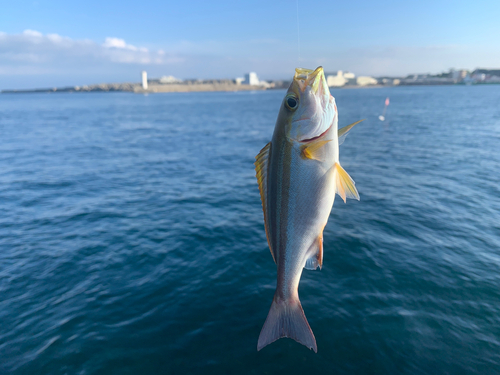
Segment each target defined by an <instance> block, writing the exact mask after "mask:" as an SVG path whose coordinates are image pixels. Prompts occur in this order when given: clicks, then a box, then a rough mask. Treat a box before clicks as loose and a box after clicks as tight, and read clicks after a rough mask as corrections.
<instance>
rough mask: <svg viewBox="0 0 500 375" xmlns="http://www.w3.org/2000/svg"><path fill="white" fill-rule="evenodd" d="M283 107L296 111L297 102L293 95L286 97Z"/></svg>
mask: <svg viewBox="0 0 500 375" xmlns="http://www.w3.org/2000/svg"><path fill="white" fill-rule="evenodd" d="M285 105H286V106H287V107H288V109H290V110H292V111H294V110H296V109H297V106H298V105H299V102H298V100H297V98H296V97H295V95H288V96H287V97H286V99H285Z"/></svg>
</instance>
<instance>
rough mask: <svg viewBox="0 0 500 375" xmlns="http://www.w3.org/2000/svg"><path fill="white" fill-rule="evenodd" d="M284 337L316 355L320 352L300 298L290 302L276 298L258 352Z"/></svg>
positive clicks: (261, 336)
mask: <svg viewBox="0 0 500 375" xmlns="http://www.w3.org/2000/svg"><path fill="white" fill-rule="evenodd" d="M282 337H289V338H291V339H294V340H295V341H297V342H298V343H300V344H302V345H305V346H307V347H308V348H309V349H312V350H314V352H315V353H316V352H317V351H318V348H317V346H316V339H315V338H314V334H313V332H312V330H311V327H309V323H308V322H307V319H306V316H305V314H304V310H303V309H302V305H301V304H300V301H299V298H298V297H296V298H295V299H291V300H289V301H285V300H281V299H278V298H276V297H275V298H274V299H273V304H272V305H271V309H270V310H269V314H268V315H267V319H266V322H265V323H264V326H263V327H262V331H261V332H260V336H259V341H258V343H257V350H261V349H262V348H263V347H264V346H266V345H269V344H270V343H272V342H274V341H276V340H278V339H280V338H282Z"/></svg>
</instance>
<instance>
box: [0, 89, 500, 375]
mask: <svg viewBox="0 0 500 375" xmlns="http://www.w3.org/2000/svg"><path fill="white" fill-rule="evenodd" d="M284 94H285V91H282V90H279V91H265V92H236V93H179V94H155V95H137V94H129V93H87V94H85V93H81V94H57V93H56V94H18V95H16V94H3V95H0V134H1V136H0V373H1V374H7V373H13V374H204V375H206V374H217V375H219V374H277V373H282V374H301V375H304V374H313V373H321V374H371V373H377V374H499V373H500V85H493V86H448V87H444V86H442V87H438V86H435V87H395V88H375V89H359V90H332V94H333V95H334V96H335V98H336V101H337V106H338V109H339V115H340V116H339V117H340V126H345V125H347V124H350V123H351V122H354V121H357V120H359V119H362V118H366V121H364V122H362V123H361V124H359V125H357V126H356V127H355V128H354V129H353V130H352V131H351V132H350V135H349V136H348V137H347V139H346V141H345V143H344V144H343V145H342V146H341V149H340V161H341V163H342V166H343V167H344V168H345V170H346V171H347V172H348V173H349V174H350V175H351V176H352V178H353V179H354V180H355V181H356V186H357V187H358V190H359V194H360V197H361V200H360V201H359V202H358V201H355V200H348V202H347V204H344V203H343V202H342V200H341V199H339V198H337V199H336V200H335V204H334V207H333V211H332V214H331V216H330V220H329V222H328V225H327V226H326V228H325V232H324V264H323V269H322V270H321V271H319V270H317V271H307V270H304V273H303V274H302V280H301V283H300V287H299V295H300V298H301V302H302V305H303V307H304V311H305V314H306V316H307V318H308V321H309V323H310V325H311V328H312V330H313V332H314V334H315V336H316V340H317V345H318V353H317V354H315V353H314V352H312V351H311V350H309V349H307V348H306V347H304V346H302V345H300V344H298V343H296V342H295V341H293V340H290V339H281V340H279V341H276V342H275V343H273V344H271V345H269V346H267V347H265V348H264V349H263V350H262V351H260V352H257V349H256V347H257V338H258V336H259V333H260V330H261V328H262V325H263V324H264V321H265V319H266V317H267V313H268V311H269V307H270V305H271V301H272V298H273V294H274V289H275V285H276V267H275V265H274V262H273V260H272V257H271V254H270V252H269V249H268V247H267V242H266V236H265V232H264V224H263V215H262V208H261V203H260V198H259V192H258V188H257V183H256V179H255V177H254V166H253V162H254V157H255V155H256V154H257V153H258V152H259V150H260V149H261V148H262V147H263V146H264V145H265V144H266V143H267V142H269V140H270V138H271V135H272V132H273V129H274V124H275V120H276V116H277V113H278V109H279V106H280V103H281V100H282V98H283V96H284ZM386 97H390V103H391V104H390V105H389V107H388V110H387V113H386V121H385V122H381V121H379V119H378V116H379V115H380V114H381V113H382V111H383V107H384V101H385V98H386Z"/></svg>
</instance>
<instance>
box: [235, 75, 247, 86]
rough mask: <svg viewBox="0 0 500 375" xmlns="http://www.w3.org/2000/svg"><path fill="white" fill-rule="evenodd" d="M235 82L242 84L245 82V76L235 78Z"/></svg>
mask: <svg viewBox="0 0 500 375" xmlns="http://www.w3.org/2000/svg"><path fill="white" fill-rule="evenodd" d="M234 82H236V84H237V85H241V84H242V83H243V82H245V78H243V77H238V78H235V80H234Z"/></svg>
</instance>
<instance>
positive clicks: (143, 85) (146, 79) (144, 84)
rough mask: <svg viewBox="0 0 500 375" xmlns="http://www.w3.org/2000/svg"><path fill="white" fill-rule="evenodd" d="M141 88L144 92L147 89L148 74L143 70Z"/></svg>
mask: <svg viewBox="0 0 500 375" xmlns="http://www.w3.org/2000/svg"><path fill="white" fill-rule="evenodd" d="M142 88H143V89H144V90H147V89H148V72H146V71H145V70H143V71H142Z"/></svg>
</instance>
